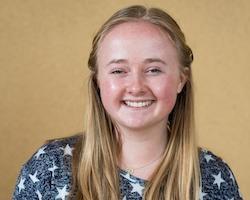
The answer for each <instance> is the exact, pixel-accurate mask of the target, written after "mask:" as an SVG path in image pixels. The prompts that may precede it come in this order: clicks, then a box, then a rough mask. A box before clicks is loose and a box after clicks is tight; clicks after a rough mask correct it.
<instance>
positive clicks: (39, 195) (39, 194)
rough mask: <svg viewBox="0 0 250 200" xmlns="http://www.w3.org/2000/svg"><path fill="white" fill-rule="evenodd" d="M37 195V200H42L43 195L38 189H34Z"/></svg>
mask: <svg viewBox="0 0 250 200" xmlns="http://www.w3.org/2000/svg"><path fill="white" fill-rule="evenodd" d="M36 194H37V197H38V199H39V200H42V198H43V196H42V194H41V193H40V192H39V190H37V191H36Z"/></svg>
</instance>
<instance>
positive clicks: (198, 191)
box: [13, 6, 242, 200]
mask: <svg viewBox="0 0 250 200" xmlns="http://www.w3.org/2000/svg"><path fill="white" fill-rule="evenodd" d="M192 61H193V54H192V51H191V49H190V47H189V46H188V45H187V44H186V41H185V37H184V34H183V32H182V31H181V29H180V27H179V26H178V25H177V23H176V22H175V21H174V19H173V18H171V17H170V16H169V15H168V14H167V13H165V12H164V11H162V10H160V9H156V8H149V9H147V8H145V7H143V6H131V7H128V8H124V9H121V10H119V11H118V12H117V13H115V14H114V15H113V16H112V17H111V18H110V19H109V20H107V21H106V22H105V23H104V25H103V26H102V27H101V28H100V30H99V32H98V33H97V34H96V36H95V38H94V40H93V47H92V51H91V53H90V57H89V61H88V65H89V69H90V76H89V110H88V116H87V125H86V131H85V132H84V133H82V134H79V135H77V136H73V137H70V138H64V139H59V140H54V141H50V142H48V143H47V144H45V145H44V146H43V147H42V148H40V149H39V150H38V151H37V152H36V153H35V154H34V156H33V157H32V158H31V159H30V160H29V161H28V162H27V163H26V164H25V165H24V166H23V168H22V171H21V174H20V176H19V177H18V180H17V185H16V189H15V192H14V196H13V199H63V200H64V199H80V200H117V199H123V200H125V199H127V200H129V199H131V200H132V199H148V200H156V199H157V200H158V199H162V200H163V199H168V200H170V199H171V200H183V199H185V200H190V199H192V200H194V199H234V200H236V199H242V198H241V197H240V195H239V190H238V185H237V183H236V180H235V178H234V176H233V173H232V172H231V170H230V168H229V167H228V165H227V164H225V163H224V162H223V161H222V160H221V159H220V158H219V157H217V156H215V155H214V154H212V153H211V152H209V151H206V150H203V149H200V148H198V147H197V144H196V140H195V134H194V124H193V123H194V121H193V118H194V116H193V115H194V111H193V93H192V92H193V91H192V90H193V89H192V72H191V63H192Z"/></svg>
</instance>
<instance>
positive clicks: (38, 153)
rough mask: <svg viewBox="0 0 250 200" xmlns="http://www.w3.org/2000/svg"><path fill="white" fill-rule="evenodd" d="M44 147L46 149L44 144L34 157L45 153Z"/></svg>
mask: <svg viewBox="0 0 250 200" xmlns="http://www.w3.org/2000/svg"><path fill="white" fill-rule="evenodd" d="M45 149H46V146H45V147H42V148H41V149H39V150H38V151H37V153H36V154H35V158H36V159H38V158H39V157H40V155H42V154H45V151H44V150H45Z"/></svg>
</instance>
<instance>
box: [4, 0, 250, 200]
mask: <svg viewBox="0 0 250 200" xmlns="http://www.w3.org/2000/svg"><path fill="white" fill-rule="evenodd" d="M132 4H144V5H146V6H154V7H160V8H162V9H164V10H166V11H167V12H169V13H170V15H172V16H173V17H174V18H175V19H176V20H177V22H178V23H179V24H180V26H181V27H182V29H183V31H184V33H185V35H186V38H187V42H188V44H189V45H190V46H191V47H192V49H193V51H194V63H193V66H192V68H193V75H194V83H195V108H196V112H195V113H196V127H197V133H198V137H199V145H200V146H202V147H206V148H207V149H209V150H211V151H212V152H214V153H215V154H216V155H219V156H220V157H222V158H223V159H224V160H225V161H226V162H227V163H228V164H229V166H230V167H231V169H232V170H233V172H234V174H235V176H236V179H237V181H238V184H239V186H240V190H241V192H242V194H243V197H245V199H248V198H250V190H249V189H248V188H249V185H250V171H249V169H250V156H249V150H250V147H249V146H250V136H249V132H250V111H249V100H250V80H249V74H250V66H249V57H250V56H249V55H250V54H249V52H250V45H249V41H250V39H249V35H250V23H249V22H250V12H249V10H250V1H248V0H238V1H235V0H178V1H176V0H162V1H160V0H152V1H146V0H145V1H139V0H138V1H134V0H127V1H122V0H120V1H118V0H116V1H113V0H102V1H97V0H91V1H88V0H25V1H24V0H0V141H1V145H0V160H1V164H0V199H10V198H11V194H12V192H13V189H14V185H15V181H16V177H17V175H18V173H19V170H20V168H21V165H22V164H24V163H25V162H26V161H27V159H29V158H30V157H31V156H32V154H33V153H34V152H35V151H36V150H37V149H38V148H39V147H40V146H41V145H42V144H43V143H44V142H45V141H46V140H47V139H51V138H57V137H65V136H69V135H72V134H74V133H77V132H79V131H82V130H83V120H84V110H85V106H86V101H87V99H86V94H87V90H86V85H87V82H86V77H87V75H88V70H87V58H88V53H89V51H90V48H91V40H92V38H93V36H94V34H95V33H96V31H97V30H98V28H99V27H100V25H101V24H102V23H103V22H104V20H105V19H107V18H108V17H109V16H110V15H111V14H113V13H114V11H116V10H118V9H120V8H122V7H124V6H128V5H132Z"/></svg>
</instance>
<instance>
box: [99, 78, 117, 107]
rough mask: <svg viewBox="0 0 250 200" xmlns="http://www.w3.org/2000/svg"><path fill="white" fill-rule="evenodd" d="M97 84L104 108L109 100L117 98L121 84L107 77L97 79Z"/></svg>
mask: <svg viewBox="0 0 250 200" xmlns="http://www.w3.org/2000/svg"><path fill="white" fill-rule="evenodd" d="M99 84H100V85H99V88H100V93H101V99H102V103H103V105H104V107H105V108H106V107H110V106H111V102H114V101H115V100H116V99H118V98H119V93H120V90H121V89H120V87H121V85H120V84H119V83H117V81H116V82H115V81H112V80H107V79H105V80H103V81H99Z"/></svg>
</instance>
